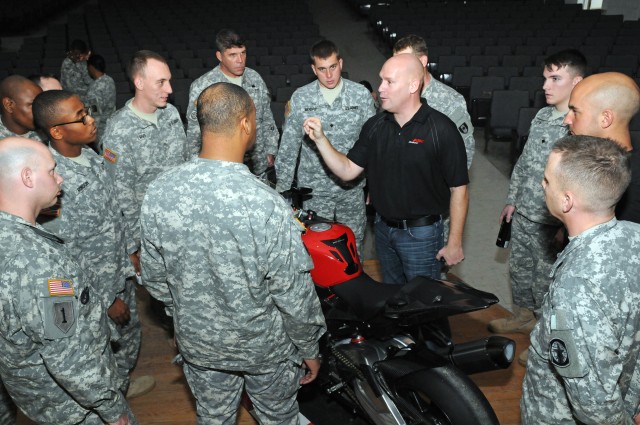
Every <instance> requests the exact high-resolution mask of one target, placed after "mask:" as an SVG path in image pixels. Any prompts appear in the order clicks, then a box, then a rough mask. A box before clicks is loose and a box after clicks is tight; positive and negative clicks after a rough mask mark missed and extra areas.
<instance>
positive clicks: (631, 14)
mask: <svg viewBox="0 0 640 425" xmlns="http://www.w3.org/2000/svg"><path fill="white" fill-rule="evenodd" d="M565 3H567V4H576V3H578V4H582V5H584V7H585V8H586V7H590V9H604V10H605V14H607V15H624V19H625V20H626V21H634V20H637V19H640V1H638V0H565Z"/></svg>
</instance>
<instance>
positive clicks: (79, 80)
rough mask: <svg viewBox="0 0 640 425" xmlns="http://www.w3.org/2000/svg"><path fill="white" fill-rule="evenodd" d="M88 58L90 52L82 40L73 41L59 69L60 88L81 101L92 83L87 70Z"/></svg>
mask: <svg viewBox="0 0 640 425" xmlns="http://www.w3.org/2000/svg"><path fill="white" fill-rule="evenodd" d="M89 56H91V51H90V50H89V48H88V47H87V44H86V43H85V42H84V41H82V40H73V41H72V42H71V46H69V51H68V52H67V57H66V58H65V59H64V60H63V61H62V66H61V67H60V83H61V84H62V88H64V89H65V90H69V91H72V92H74V93H76V94H77V95H79V96H80V97H81V98H83V99H84V97H85V96H86V95H87V91H88V90H89V86H90V85H91V82H92V81H93V80H92V79H91V76H90V75H89V70H88V69H87V59H89Z"/></svg>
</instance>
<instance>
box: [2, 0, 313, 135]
mask: <svg viewBox="0 0 640 425" xmlns="http://www.w3.org/2000/svg"><path fill="white" fill-rule="evenodd" d="M83 9H84V10H81V11H77V12H72V13H69V14H68V20H67V21H68V23H67V24H55V23H53V24H50V25H49V26H48V27H47V33H46V35H45V36H43V37H31V38H25V41H24V44H23V46H22V48H21V49H20V50H19V51H18V52H10V53H7V52H1V53H0V78H4V77H5V76H6V75H9V74H14V73H15V74H21V75H30V74H37V73H43V74H53V75H58V74H59V72H60V65H61V63H62V61H63V59H64V57H65V52H66V50H67V46H68V45H69V43H70V42H71V41H72V40H74V39H81V40H84V41H86V42H87V43H88V44H89V46H90V47H91V49H92V51H93V52H94V53H96V54H100V55H101V56H103V57H104V58H105V61H106V67H107V69H106V72H107V74H109V75H110V76H111V77H112V78H113V79H114V80H115V82H116V91H117V96H116V99H117V105H116V106H117V107H121V106H122V105H124V102H125V101H126V100H127V99H129V98H130V97H131V96H132V93H133V92H132V86H131V84H130V82H129V81H128V79H127V76H126V64H127V63H128V61H129V59H130V57H131V56H132V54H133V53H134V52H135V51H137V50H140V49H149V50H154V51H157V52H158V53H160V54H162V55H163V56H165V57H166V58H167V59H168V62H169V66H170V68H171V71H172V85H173V90H174V93H173V95H172V96H171V101H172V102H174V103H175V105H176V106H177V107H178V109H179V110H180V111H181V113H182V114H184V113H185V112H186V107H187V102H188V91H189V86H190V85H191V82H192V81H193V80H194V79H196V78H198V77H199V76H200V75H202V74H204V73H205V72H207V71H209V70H211V69H212V68H213V67H215V66H216V65H217V64H218V60H217V59H216V56H215V51H216V49H215V35H216V33H217V32H218V31H219V30H220V29H222V28H232V29H234V30H236V31H237V32H238V33H240V34H241V35H242V36H243V37H244V38H245V42H246V46H247V50H248V56H247V66H249V67H251V68H253V69H255V70H256V71H258V72H259V73H260V74H261V75H262V76H263V78H264V79H265V82H266V83H267V86H268V87H269V89H270V91H271V93H272V97H273V99H272V100H273V101H274V105H273V108H274V110H276V111H280V112H279V116H283V111H284V103H285V102H286V101H287V100H288V99H289V98H290V96H291V93H292V92H293V90H295V88H297V87H300V86H302V85H304V84H307V83H308V82H310V81H312V80H313V79H314V75H313V72H312V70H311V67H310V66H309V63H310V62H309V55H308V52H309V48H310V46H311V45H312V44H313V43H314V42H316V41H317V40H319V39H321V38H322V37H321V36H320V33H319V30H318V26H317V24H315V23H314V22H313V21H312V18H311V14H310V13H309V10H308V6H307V4H306V2H299V1H297V0H246V1H244V2H243V4H242V7H240V8H239V7H237V5H232V4H220V3H218V2H210V1H204V0H192V1H189V2H182V3H177V2H174V1H172V0H158V1H156V2H154V7H153V8H149V7H147V6H146V5H143V4H139V3H137V2H130V1H128V0H99V1H97V2H95V3H91V4H86V5H85V6H84V8H83ZM281 121H282V119H279V124H280V125H281Z"/></svg>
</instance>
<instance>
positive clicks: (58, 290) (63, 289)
mask: <svg viewBox="0 0 640 425" xmlns="http://www.w3.org/2000/svg"><path fill="white" fill-rule="evenodd" d="M47 286H48V287H49V295H51V296H52V297H55V296H60V295H75V291H74V289H73V282H72V281H71V280H70V279H48V280H47Z"/></svg>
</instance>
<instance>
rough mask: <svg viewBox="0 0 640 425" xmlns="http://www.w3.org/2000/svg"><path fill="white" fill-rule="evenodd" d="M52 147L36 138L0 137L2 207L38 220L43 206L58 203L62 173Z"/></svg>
mask: <svg viewBox="0 0 640 425" xmlns="http://www.w3.org/2000/svg"><path fill="white" fill-rule="evenodd" d="M55 167H56V162H55V160H54V159H53V155H51V152H49V148H47V147H46V146H45V145H43V144H42V143H40V142H37V141H35V140H30V139H25V138H21V137H8V138H6V139H2V140H0V211H4V212H7V213H9V214H13V215H15V216H18V217H21V218H23V219H24V220H26V221H28V222H30V223H35V221H36V217H37V216H38V214H39V213H40V211H41V210H42V209H43V208H47V207H49V206H51V205H53V204H55V202H56V200H57V199H58V195H59V194H60V190H61V185H62V177H60V175H59V174H58V173H56V171H55Z"/></svg>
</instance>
